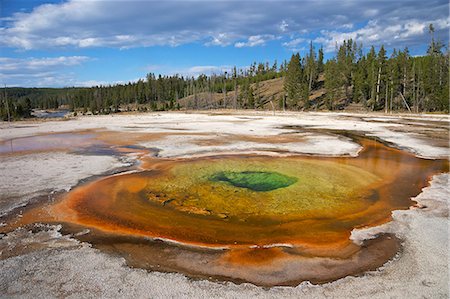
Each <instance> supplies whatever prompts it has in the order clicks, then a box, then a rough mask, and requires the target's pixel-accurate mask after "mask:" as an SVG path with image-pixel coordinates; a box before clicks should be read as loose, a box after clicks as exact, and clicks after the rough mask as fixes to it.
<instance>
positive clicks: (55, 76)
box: [0, 56, 91, 86]
mask: <svg viewBox="0 0 450 299" xmlns="http://www.w3.org/2000/svg"><path fill="white" fill-rule="evenodd" d="M89 60H91V58H89V57H86V56H59V57H42V58H33V57H29V58H8V57H0V70H1V71H0V82H1V83H3V84H6V85H8V86H18V85H20V86H63V85H64V86H66V85H71V84H73V82H74V78H73V77H74V75H73V74H72V73H70V69H69V68H70V67H73V66H77V65H81V64H83V63H85V62H87V61H89Z"/></svg>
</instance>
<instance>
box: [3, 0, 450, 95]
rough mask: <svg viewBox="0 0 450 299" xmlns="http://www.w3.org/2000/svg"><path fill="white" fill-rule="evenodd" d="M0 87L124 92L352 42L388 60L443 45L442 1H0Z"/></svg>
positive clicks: (445, 8) (448, 23)
mask: <svg viewBox="0 0 450 299" xmlns="http://www.w3.org/2000/svg"><path fill="white" fill-rule="evenodd" d="M0 8H1V10H0V18H1V23H0V47H1V48H0V51H1V52H0V84H2V85H3V84H6V85H8V86H25V87H43V86H46V87H62V86H92V85H100V84H114V83H126V82H128V81H135V80H138V79H139V78H144V77H145V75H146V74H147V73H148V72H154V73H156V74H159V73H161V74H164V75H171V74H175V73H178V74H181V75H188V76H196V75H198V74H200V73H206V74H211V73H212V72H214V73H220V72H223V71H225V70H228V69H229V68H231V67H232V66H234V65H236V66H237V67H240V68H245V67H247V66H248V65H250V64H251V63H252V62H253V61H257V62H259V61H262V62H265V61H269V62H273V61H274V60H277V61H278V62H281V61H282V60H284V59H289V57H290V56H291V55H292V53H295V52H297V51H299V52H300V54H301V55H302V56H303V55H304V54H305V53H306V51H307V49H308V45H309V43H310V42H313V44H314V46H315V48H316V49H318V48H319V47H320V46H322V47H323V48H324V50H325V57H330V56H332V55H334V49H335V45H336V43H340V42H342V41H343V40H344V39H349V38H353V39H354V40H356V41H357V42H358V43H363V45H364V46H367V47H369V46H370V45H374V46H376V47H379V46H380V45H381V44H384V45H385V46H386V47H387V49H388V51H391V50H392V49H393V48H394V47H395V48H404V47H405V46H407V47H408V48H409V49H410V52H411V54H413V55H420V54H423V53H425V51H426V48H427V44H428V43H429V40H430V36H429V33H428V25H429V24H430V23H433V24H434V27H435V29H436V33H435V36H436V37H437V38H439V39H441V40H443V41H444V42H445V43H447V44H448V33H449V28H450V20H449V15H448V13H449V4H448V1H447V0H444V1H443V0H428V1H423V0H420V1H419V0H400V1H388V0H377V1H370V0H365V1H356V0H334V1H333V0H316V1H312V0H311V1H308V0H307V1H283V0H278V1H275V0H274V1H269V0H261V1H257V0H249V1H237V0H228V1H219V0H212V1H206V0H199V1H194V0H185V1H172V0H166V1H152V0H139V1H135V0H128V1H124V0H94V1H88V0H65V1H45V0H0Z"/></svg>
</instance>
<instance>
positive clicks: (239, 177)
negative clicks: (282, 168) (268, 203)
mask: <svg viewBox="0 0 450 299" xmlns="http://www.w3.org/2000/svg"><path fill="white" fill-rule="evenodd" d="M211 180H212V181H215V182H226V183H229V184H231V185H233V186H235V187H240V188H247V189H250V190H252V191H260V192H264V191H272V190H275V189H279V188H285V187H288V186H290V185H292V184H294V183H295V182H297V179H296V178H294V177H290V176H286V175H283V174H281V173H278V172H264V171H241V172H233V171H221V172H218V173H216V174H214V175H213V176H211Z"/></svg>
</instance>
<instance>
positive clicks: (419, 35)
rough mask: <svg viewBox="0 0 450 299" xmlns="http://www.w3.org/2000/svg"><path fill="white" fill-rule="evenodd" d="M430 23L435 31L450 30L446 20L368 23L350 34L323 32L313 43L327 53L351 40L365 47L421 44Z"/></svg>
mask: <svg viewBox="0 0 450 299" xmlns="http://www.w3.org/2000/svg"><path fill="white" fill-rule="evenodd" d="M430 23H433V24H435V28H436V30H441V31H444V30H445V31H447V32H448V29H449V28H450V25H449V19H448V18H442V19H438V20H422V21H421V20H416V19H412V20H398V19H396V20H395V21H394V20H384V21H383V22H381V21H370V22H369V23H368V24H367V25H366V26H364V27H362V28H360V29H357V30H354V31H350V32H341V31H327V30H323V31H321V35H320V36H319V37H317V38H316V39H315V40H314V42H315V43H320V44H323V45H324V49H325V51H327V52H331V51H334V50H335V47H336V44H338V45H339V44H341V43H342V42H343V41H344V40H348V39H353V40H354V41H356V42H357V43H362V44H364V45H366V46H368V45H380V44H385V45H388V46H397V47H404V46H406V45H410V44H414V43H421V42H423V39H424V38H425V37H426V35H427V34H428V33H427V30H428V25H429V24H430Z"/></svg>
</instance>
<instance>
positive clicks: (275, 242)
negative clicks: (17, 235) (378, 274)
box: [16, 135, 449, 286]
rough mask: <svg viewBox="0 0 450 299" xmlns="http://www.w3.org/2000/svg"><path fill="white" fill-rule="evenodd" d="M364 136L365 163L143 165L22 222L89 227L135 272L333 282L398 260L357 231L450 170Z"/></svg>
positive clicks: (207, 160) (251, 159)
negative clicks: (354, 236)
mask: <svg viewBox="0 0 450 299" xmlns="http://www.w3.org/2000/svg"><path fill="white" fill-rule="evenodd" d="M105 136H106V135H104V139H106V137H105ZM108 138H111V137H108ZM357 140H358V142H359V143H360V144H361V145H362V146H363V150H362V151H361V152H360V153H359V155H358V157H318V156H301V155H297V156H291V157H273V156H261V155H228V156H209V157H202V158H191V159H180V158H178V159H162V158H154V157H152V158H151V157H141V159H142V162H143V163H142V164H141V168H142V171H139V172H133V173H124V174H118V175H113V176H109V177H105V178H101V179H97V180H94V181H91V182H88V183H85V184H82V185H80V186H78V187H76V188H75V189H74V190H72V191H70V192H69V193H67V194H65V195H63V196H61V198H59V199H58V200H56V201H55V202H54V203H50V204H48V205H46V206H44V207H38V208H35V209H33V210H30V211H29V212H27V213H25V214H24V215H23V217H22V219H21V220H20V221H19V222H18V223H17V224H16V225H23V224H27V223H33V222H48V223H63V224H65V225H64V227H65V230H67V231H68V232H77V231H80V230H81V229H84V228H89V229H90V233H89V234H85V235H83V236H79V237H78V238H79V239H80V240H83V241H88V242H90V243H92V244H94V246H96V247H97V248H99V249H102V250H105V251H107V252H113V253H119V254H121V255H123V256H124V257H125V258H126V259H127V262H128V264H129V265H131V266H134V267H142V268H146V269H155V270H159V271H176V272H181V273H184V274H187V275H189V276H191V277H200V278H215V279H220V280H231V281H235V282H251V283H254V284H257V285H263V286H273V285H296V284H298V283H300V282H301V281H305V280H309V281H312V282H316V283H321V282H327V281H332V280H335V279H338V278H341V277H345V276H347V275H355V274H359V273H362V272H364V271H367V270H372V269H376V268H378V267H380V266H381V265H383V264H384V263H385V262H386V261H387V260H389V259H391V258H393V256H394V255H395V254H396V253H397V252H398V250H399V248H400V245H399V240H398V239H396V238H395V237H394V236H392V235H388V234H384V235H381V236H379V237H378V238H376V239H373V240H370V241H366V242H365V243H364V244H363V245H362V246H358V245H356V244H355V243H353V242H352V241H351V240H350V239H349V237H350V233H351V231H352V230H353V229H354V228H362V227H369V226H375V225H379V224H382V223H385V222H387V221H389V220H390V217H391V212H392V211H393V210H398V209H408V208H409V207H410V206H411V205H413V204H414V202H412V201H411V197H414V196H416V195H417V194H419V193H420V191H421V189H422V188H423V187H425V186H426V185H427V182H428V181H429V179H430V178H431V176H432V175H434V174H436V173H441V172H448V168H449V166H448V161H446V160H445V161H444V160H426V159H421V158H417V157H415V156H414V155H412V154H409V153H407V152H404V151H401V150H398V149H394V148H390V147H388V146H386V145H383V144H381V143H379V142H377V141H374V140H369V139H365V138H357Z"/></svg>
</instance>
